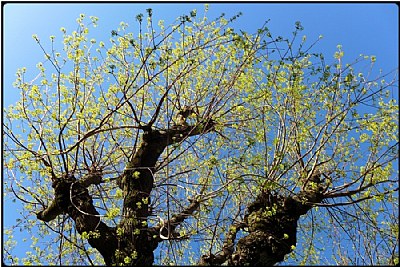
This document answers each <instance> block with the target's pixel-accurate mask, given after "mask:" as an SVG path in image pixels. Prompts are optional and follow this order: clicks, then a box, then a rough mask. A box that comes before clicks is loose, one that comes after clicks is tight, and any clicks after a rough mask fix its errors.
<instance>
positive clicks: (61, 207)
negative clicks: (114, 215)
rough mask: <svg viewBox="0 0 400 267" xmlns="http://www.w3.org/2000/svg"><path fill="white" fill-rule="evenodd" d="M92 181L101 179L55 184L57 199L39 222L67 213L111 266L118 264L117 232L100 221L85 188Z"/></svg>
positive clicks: (63, 180)
mask: <svg viewBox="0 0 400 267" xmlns="http://www.w3.org/2000/svg"><path fill="white" fill-rule="evenodd" d="M89 180H91V181H92V182H93V181H96V182H97V180H99V179H98V178H96V179H93V178H91V177H88V180H83V181H85V182H83V183H81V182H79V181H77V180H76V179H75V177H73V176H72V175H69V176H64V177H62V178H59V179H55V180H54V181H53V184H52V186H53V188H54V195H55V196H54V200H53V201H52V203H51V204H50V206H49V207H48V208H46V209H45V210H43V211H41V212H39V214H38V219H40V220H43V221H51V220H52V219H54V218H55V217H56V216H57V215H59V214H62V213H65V214H68V215H69V216H70V217H71V218H72V219H73V220H74V221H75V225H76V230H77V231H78V233H79V234H83V233H84V232H86V233H88V242H89V244H90V245H91V246H92V247H93V248H95V249H97V250H98V251H99V252H100V254H101V255H102V256H103V258H104V261H105V263H106V264H107V265H110V264H111V263H113V262H114V261H115V251H116V249H117V244H118V243H117V238H116V235H115V229H114V228H111V227H108V226H107V225H106V224H105V223H103V222H102V221H101V220H100V215H99V213H98V212H97V210H96V208H95V207H94V205H93V200H92V197H91V196H90V195H89V192H88V190H87V189H86V187H87V186H88V184H89V183H88V182H89Z"/></svg>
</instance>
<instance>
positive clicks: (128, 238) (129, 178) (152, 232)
mask: <svg viewBox="0 0 400 267" xmlns="http://www.w3.org/2000/svg"><path fill="white" fill-rule="evenodd" d="M213 128H214V123H213V122H212V121H210V120H207V121H204V122H200V123H198V124H197V125H195V126H190V125H187V124H182V125H175V126H173V127H172V128H171V129H167V130H154V129H152V128H151V127H144V128H143V131H144V133H143V136H142V141H141V144H140V146H139V148H138V149H137V151H136V152H135V153H134V154H133V156H132V158H131V159H130V161H129V162H128V164H127V166H126V168H125V170H124V173H123V175H122V176H121V177H120V178H119V179H118V180H117V184H118V186H119V187H120V188H121V189H122V190H123V192H124V203H123V212H122V213H123V214H122V219H121V221H120V223H119V225H118V226H117V227H116V228H113V227H109V226H107V225H106V224H105V223H103V222H102V221H101V220H100V216H99V213H98V212H97V211H96V209H95V207H94V205H93V200H92V197H91V196H90V195H89V193H88V190H87V187H88V186H89V185H91V184H98V183H100V182H101V176H95V177H94V176H90V175H89V176H87V177H83V178H81V179H80V180H77V179H76V178H75V177H74V176H73V175H67V174H66V175H64V176H63V177H60V178H54V179H53V184H52V186H53V188H54V200H53V201H52V202H51V204H50V205H49V206H48V207H47V208H46V209H44V210H42V211H40V212H39V213H38V215H37V218H38V219H40V220H43V221H46V222H48V221H51V220H53V219H54V218H56V217H57V216H58V215H60V214H68V215H69V216H70V217H71V218H72V219H73V220H74V221H75V225H76V229H77V231H78V233H80V234H82V233H83V232H87V233H89V238H88V242H89V244H90V245H91V246H92V247H93V248H95V249H97V250H98V251H99V252H100V254H101V255H102V256H103V258H104V261H105V263H106V265H120V264H127V265H152V264H153V262H154V255H153V251H154V250H155V249H156V248H157V245H158V243H159V242H162V241H163V240H164V239H163V238H161V237H160V236H161V234H162V231H164V230H166V228H165V225H158V226H156V227H152V228H149V227H148V226H147V218H148V216H149V215H150V214H149V208H148V206H149V204H150V198H149V196H150V193H151V190H152V189H153V182H154V172H155V165H156V163H157V160H158V158H159V157H160V155H161V154H162V152H163V151H164V149H165V148H166V147H167V146H168V145H171V144H174V143H177V142H180V141H182V140H184V139H185V138H188V137H190V136H194V135H199V134H203V133H207V132H209V131H211V130H213ZM198 207H199V203H198V202H197V201H195V200H193V201H191V203H190V205H189V206H188V207H187V208H186V209H185V210H183V211H182V212H180V213H178V214H176V215H174V216H172V218H171V219H170V221H168V222H166V224H167V227H168V228H169V229H170V232H173V230H174V229H175V228H176V226H177V225H179V223H181V222H183V220H184V219H185V218H186V217H188V216H190V214H192V213H193V212H194V211H195V210H196V209H197V208H198ZM121 230H122V231H121ZM163 235H164V236H165V233H164V234H163ZM167 235H169V233H167Z"/></svg>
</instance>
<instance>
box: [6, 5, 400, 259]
mask: <svg viewBox="0 0 400 267" xmlns="http://www.w3.org/2000/svg"><path fill="white" fill-rule="evenodd" d="M147 8H152V9H153V17H154V21H158V20H159V19H163V20H165V24H166V25H168V24H169V23H172V22H173V21H174V20H175V18H177V17H178V16H180V15H183V14H188V13H189V12H190V11H191V10H192V9H195V8H196V9H197V11H198V14H199V15H202V14H203V4H188V3H182V4H171V3H163V4H151V3H145V4H138V3H131V4H104V3H103V4H100V3H90V4H77V3H73V4H6V5H4V6H3V9H2V14H3V21H2V23H3V24H2V27H3V41H2V44H3V46H2V47H3V59H2V60H3V62H2V63H3V80H2V97H3V105H4V107H7V106H8V105H10V104H12V103H15V102H16V101H17V99H18V97H19V94H18V91H17V90H16V89H13V88H12V83H13V81H14V79H15V72H16V70H17V69H18V68H20V67H23V66H25V67H27V76H28V80H29V78H30V77H31V78H33V77H35V76H36V74H37V70H36V69H35V65H36V63H37V62H39V61H43V60H44V56H43V53H42V51H41V50H40V47H39V46H38V45H37V44H36V42H35V41H34V40H33V39H32V34H37V35H38V36H39V38H40V39H41V40H42V43H43V44H44V46H45V47H46V45H47V47H49V46H48V45H50V39H49V36H50V35H55V36H56V37H58V40H59V41H60V42H61V36H62V34H61V32H60V28H61V27H65V28H66V29H67V30H68V31H72V30H74V29H75V28H76V26H75V25H76V22H75V19H76V18H77V17H78V16H79V14H80V13H84V14H86V15H87V16H97V17H98V18H99V22H98V27H97V28H95V29H92V31H91V34H92V35H91V36H92V37H93V38H96V39H97V41H98V42H99V41H101V40H103V41H104V42H107V41H108V40H109V38H110V36H111V34H110V33H111V30H113V29H116V28H117V27H118V25H119V22H121V21H124V22H127V23H128V24H130V25H131V26H132V27H130V28H131V29H132V30H135V29H136V27H135V25H136V21H135V16H136V15H137V14H138V13H144V14H145V13H146V9H147ZM239 11H240V12H243V16H242V17H240V18H239V20H238V21H236V22H235V24H234V26H235V28H236V29H243V30H245V31H249V32H255V31H256V29H257V28H259V27H261V26H262V25H263V23H264V21H266V20H268V19H270V22H269V24H268V25H269V29H270V30H271V32H272V34H274V35H276V36H277V35H281V36H283V37H290V36H291V32H292V31H293V30H294V23H295V22H296V21H300V22H301V23H302V25H303V26H304V28H305V29H304V31H303V32H302V34H304V35H307V39H308V40H309V44H311V43H312V42H313V41H314V40H316V39H317V38H318V36H319V35H323V36H324V38H323V39H322V40H321V41H320V42H319V43H318V45H317V46H316V47H315V48H314V49H313V51H314V52H322V53H323V54H324V55H325V59H326V60H327V62H328V63H329V62H333V54H334V52H335V51H336V46H337V45H338V44H341V45H342V47H343V51H344V53H345V57H344V60H345V61H347V62H352V61H353V60H354V59H355V58H356V57H358V55H359V54H365V55H375V56H376V57H377V63H376V70H377V71H378V70H379V68H381V69H383V70H384V72H389V71H391V70H393V69H395V68H398V58H399V55H398V47H399V46H398V39H399V36H398V22H399V18H398V16H399V14H398V6H396V5H395V4H370V3H364V4H339V3H330V4H311V3H307V4H305V3H302V4H293V3H279V4H268V3H257V4H255V3H253V4H236V3H229V4H227V3H212V4H210V9H209V12H208V16H209V17H210V18H215V17H217V16H219V15H220V14H221V13H222V12H224V13H226V15H227V17H229V16H231V15H234V14H236V13H238V12H239ZM56 40H57V39H56ZM10 210H12V211H13V212H14V211H15V210H16V206H15V205H14V204H11V203H9V202H5V203H4V209H3V211H4V213H5V214H7V216H4V214H3V216H4V218H3V219H4V221H3V222H4V226H5V227H7V226H10V225H12V224H14V223H15V219H16V218H18V215H19V214H18V213H15V214H13V215H11V216H10ZM21 253H22V254H21V255H24V254H25V253H24V252H23V251H21Z"/></svg>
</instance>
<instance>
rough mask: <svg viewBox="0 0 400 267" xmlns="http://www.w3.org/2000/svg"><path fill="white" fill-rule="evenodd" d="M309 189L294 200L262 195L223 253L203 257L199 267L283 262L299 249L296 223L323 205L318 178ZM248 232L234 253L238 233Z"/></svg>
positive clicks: (291, 197)
mask: <svg viewBox="0 0 400 267" xmlns="http://www.w3.org/2000/svg"><path fill="white" fill-rule="evenodd" d="M311 181H312V182H313V183H311V184H310V185H309V186H306V187H305V189H304V190H303V191H301V192H299V193H298V194H297V195H295V196H287V197H283V196H280V195H277V194H274V193H272V192H268V191H266V192H262V193H261V194H260V195H258V197H257V198H256V200H255V201H253V202H252V203H251V204H250V205H249V206H248V207H247V214H246V216H245V222H244V223H243V224H240V225H236V226H234V227H233V228H231V230H230V232H229V233H228V235H227V236H228V238H227V241H226V242H225V243H224V246H223V250H222V252H220V253H218V254H217V255H204V256H202V258H201V260H200V262H199V264H200V265H221V264H223V263H228V264H229V265H250V266H253V265H254V266H271V265H274V264H276V263H278V262H280V261H283V259H284V256H285V255H286V254H289V253H290V252H291V251H292V246H295V245H296V233H297V221H298V219H299V218H300V216H301V215H304V214H306V213H307V211H309V210H310V209H311V208H312V207H313V204H312V203H319V202H321V201H322V190H323V188H322V186H321V181H320V177H319V175H317V176H314V177H312V179H311ZM240 229H246V230H247V231H248V234H247V235H246V236H245V237H243V238H240V239H239V241H238V242H237V244H236V249H235V251H233V249H232V243H233V242H234V239H235V237H236V233H237V232H238V231H239V230H240Z"/></svg>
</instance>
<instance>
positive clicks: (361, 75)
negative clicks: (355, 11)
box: [3, 7, 399, 265]
mask: <svg viewBox="0 0 400 267" xmlns="http://www.w3.org/2000/svg"><path fill="white" fill-rule="evenodd" d="M206 10H207V7H206ZM240 15H241V14H237V15H236V16H233V17H231V18H226V17H225V15H223V14H222V15H221V16H220V17H218V18H215V19H211V20H210V19H209V18H208V17H207V14H206V12H205V13H204V15H201V16H200V15H199V14H198V12H197V11H196V10H193V11H192V12H190V13H189V14H187V15H184V16H181V17H179V18H178V19H177V20H176V21H175V22H174V23H173V24H171V25H164V22H163V21H159V22H158V23H157V24H156V23H154V22H153V20H152V10H151V9H147V10H146V13H145V14H139V15H137V16H136V21H135V24H134V26H129V25H128V23H125V22H121V23H120V25H119V27H118V28H117V29H115V30H113V31H112V32H111V33H110V35H111V38H110V40H109V41H108V42H106V41H99V40H95V39H93V38H91V35H90V31H91V29H92V27H96V26H97V21H98V18H96V17H89V18H87V17H86V16H85V15H84V14H81V15H80V17H79V18H78V19H77V29H76V30H74V31H68V30H67V29H65V28H61V33H62V39H61V40H60V39H59V37H56V36H50V41H44V40H42V39H41V38H40V37H39V36H36V35H34V36H33V38H34V40H35V41H36V42H37V44H38V47H39V48H40V49H41V50H42V52H43V54H44V56H45V60H44V61H43V62H39V63H38V64H37V66H36V67H37V70H38V72H39V73H38V75H37V76H36V78H35V79H34V80H30V81H28V80H26V78H25V74H26V73H27V72H28V71H29V72H30V71H33V70H27V69H26V68H21V69H19V70H18V71H17V74H16V75H17V78H16V81H15V83H14V86H15V87H16V88H17V89H18V90H19V91H20V94H21V97H20V100H19V101H18V102H17V103H16V104H15V105H12V106H10V107H8V108H7V109H6V110H5V111H4V113H3V115H4V122H3V137H4V150H3V153H4V171H3V174H4V194H5V195H6V198H10V199H13V200H17V201H19V202H20V203H21V205H22V206H23V216H24V217H23V219H22V220H18V221H17V222H16V224H15V226H14V227H12V228H11V229H5V235H4V237H5V241H4V258H3V261H4V262H6V263H9V264H28V263H29V264H57V265H68V264H74V265H88V264H90V265H97V264H107V265H114V264H115V265H133V264H138V265H152V264H159V265H169V264H179V265H182V264H186V265H189V264H200V265H208V264H212V265H221V264H229V265H246V264H250V265H268V264H276V263H279V262H282V261H284V262H291V263H296V264H321V263H330V264H364V265H366V264H397V263H398V262H399V257H398V243H399V240H398V236H399V235H398V228H397V226H398V223H399V222H398V178H397V169H396V167H395V166H394V163H395V162H396V160H398V115H399V114H398V106H397V102H396V97H394V96H393V91H394V90H398V80H397V72H398V71H397V70H395V71H393V72H382V73H381V74H379V75H377V76H373V75H372V74H371V73H372V71H371V70H372V68H373V66H374V63H375V61H376V60H377V59H376V58H375V57H374V56H364V55H360V57H359V58H357V59H355V60H354V61H353V62H350V63H346V62H343V55H344V51H343V50H342V47H341V46H340V45H338V47H337V52H336V53H335V54H334V57H333V58H334V60H330V59H329V60H326V59H325V57H328V56H329V58H332V57H331V55H328V56H327V55H323V54H321V53H317V52H314V50H316V48H317V46H316V44H317V43H318V41H319V40H320V39H321V38H322V37H318V38H315V39H316V40H315V42H311V44H309V43H308V42H307V39H306V37H305V36H300V33H301V31H302V30H303V27H302V25H301V23H300V22H297V23H296V24H295V25H294V32H293V35H292V36H290V37H281V36H276V35H275V34H274V33H272V32H270V31H269V29H268V27H267V26H268V22H266V23H265V24H264V25H260V28H259V29H258V30H256V31H255V32H253V33H247V32H244V31H238V30H236V29H234V28H232V27H231V26H230V25H231V23H232V22H233V21H235V20H236V19H239V17H240ZM132 27H133V28H134V29H135V30H134V31H132V30H131V28H132ZM60 45H61V47H60ZM366 66H367V67H366ZM363 70H365V71H363ZM17 228H20V229H22V230H23V231H27V232H29V233H31V235H32V240H30V241H26V242H30V245H31V251H29V252H28V253H27V254H26V257H24V258H19V257H17V256H15V254H14V253H13V248H15V246H17V245H18V244H16V242H15V241H14V240H13V230H16V229H17ZM329 244H332V245H329ZM326 253H328V254H329V255H330V256H329V258H326Z"/></svg>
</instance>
